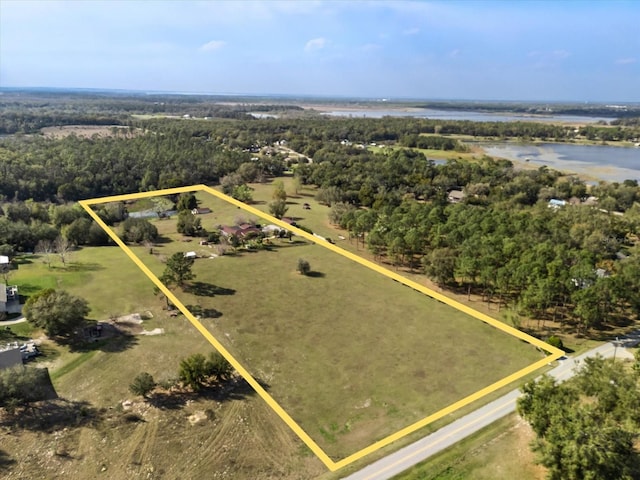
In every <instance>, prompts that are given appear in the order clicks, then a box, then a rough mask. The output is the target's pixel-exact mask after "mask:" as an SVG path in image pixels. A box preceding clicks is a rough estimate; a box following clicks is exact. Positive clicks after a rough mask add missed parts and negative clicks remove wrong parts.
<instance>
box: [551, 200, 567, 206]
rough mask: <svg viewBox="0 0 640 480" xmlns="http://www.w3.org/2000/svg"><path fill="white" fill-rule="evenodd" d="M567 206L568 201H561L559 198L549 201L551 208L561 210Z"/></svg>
mask: <svg viewBox="0 0 640 480" xmlns="http://www.w3.org/2000/svg"><path fill="white" fill-rule="evenodd" d="M566 204H567V202H566V200H559V199H557V198H552V199H551V200H549V208H560V207H564V206H565V205H566Z"/></svg>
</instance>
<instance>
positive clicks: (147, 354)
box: [0, 247, 326, 480]
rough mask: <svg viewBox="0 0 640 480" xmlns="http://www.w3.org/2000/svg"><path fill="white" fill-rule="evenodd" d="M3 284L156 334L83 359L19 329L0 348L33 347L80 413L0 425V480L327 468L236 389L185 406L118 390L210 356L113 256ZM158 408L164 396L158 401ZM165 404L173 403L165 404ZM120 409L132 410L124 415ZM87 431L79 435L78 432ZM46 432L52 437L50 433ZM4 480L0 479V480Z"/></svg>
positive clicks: (267, 473)
mask: <svg viewBox="0 0 640 480" xmlns="http://www.w3.org/2000/svg"><path fill="white" fill-rule="evenodd" d="M19 262H20V265H19V269H18V270H17V271H16V272H15V273H14V274H13V275H12V278H11V283H13V284H17V285H18V286H19V287H20V290H21V292H22V293H23V294H25V295H29V294H32V293H34V292H36V291H37V290H38V289H41V288H47V287H53V288H64V289H67V290H68V291H70V292H71V293H72V294H74V295H79V296H82V297H83V298H85V299H87V300H88V301H89V304H90V306H91V314H90V316H91V318H93V319H96V320H107V319H108V318H109V317H110V316H111V315H122V314H128V313H134V312H141V313H142V312H150V313H151V315H153V318H151V319H148V320H145V321H144V328H145V329H148V330H150V329H153V328H156V327H160V328H163V329H164V330H165V334H164V335H157V336H150V337H147V336H124V337H121V338H115V339H112V340H109V341H108V342H99V343H97V344H94V345H90V346H89V345H88V346H86V347H83V348H70V347H68V346H64V345H57V344H55V343H53V342H51V341H49V340H47V339H46V338H44V337H42V332H40V331H38V330H35V329H33V328H32V327H31V326H30V324H28V323H20V324H16V325H12V326H11V327H10V330H3V331H2V332H0V333H1V334H2V335H0V340H2V341H5V340H6V341H10V340H13V339H14V338H17V339H26V338H39V339H40V340H42V342H43V343H42V346H41V350H42V351H43V353H44V355H43V356H42V357H38V360H37V362H36V363H34V364H33V365H34V366H40V367H43V366H46V367H48V368H49V370H50V372H51V376H52V378H53V381H54V385H55V387H56V391H57V393H58V395H59V396H60V397H61V398H63V399H65V402H73V401H75V402H87V404H86V405H87V406H86V407H82V412H84V413H82V414H80V413H79V411H78V413H74V419H73V420H71V421H66V422H65V423H64V424H61V425H54V426H53V429H37V428H36V429H29V428H27V429H18V428H14V427H12V426H11V424H9V425H7V424H3V423H2V421H1V420H2V418H1V415H0V445H2V447H1V448H0V450H1V453H2V454H3V457H2V460H3V462H4V461H5V460H6V463H2V464H0V476H2V477H3V478H58V477H59V476H60V475H61V474H62V472H64V476H65V478H70V479H86V478H95V477H96V476H98V475H103V476H104V475H107V476H108V478H113V479H130V478H163V479H164V478H168V479H178V478H234V479H235V478H237V479H247V480H249V479H268V478H274V477H276V478H282V479H290V480H297V479H299V478H318V477H319V476H322V474H323V473H324V472H326V468H325V467H324V465H322V464H321V462H320V461H319V460H317V459H316V458H315V457H314V456H313V455H311V454H310V452H308V451H307V449H306V447H305V446H304V445H303V444H302V442H301V441H300V440H299V439H298V438H297V437H296V436H295V434H294V433H293V432H291V431H290V429H289V428H288V427H287V426H286V424H284V423H283V422H282V421H281V419H280V418H279V417H278V416H277V415H276V414H275V413H274V412H273V411H272V410H271V409H270V408H269V407H268V406H267V405H266V404H264V402H263V400H262V399H260V398H259V397H257V396H256V395H254V394H253V392H252V391H251V390H250V389H248V388H247V387H246V386H245V387H242V388H240V389H237V390H235V391H234V394H233V395H231V396H229V397H226V398H224V397H219V396H213V397H212V396H204V397H201V396H195V395H192V396H186V397H177V400H176V401H173V400H172V401H166V402H160V403H159V404H154V405H151V404H149V403H146V402H142V401H141V399H140V398H139V397H138V398H136V397H135V396H132V395H131V393H130V392H129V391H128V385H129V383H130V382H131V380H132V379H133V378H134V377H135V376H136V375H137V374H138V373H140V372H141V371H148V372H149V373H151V374H152V375H153V376H154V378H155V379H156V380H158V381H163V380H168V379H171V378H175V377H176V376H177V371H178V364H179V361H180V360H181V359H182V358H184V357H186V356H187V355H189V354H191V353H195V352H202V353H204V354H207V353H208V352H210V351H212V347H211V345H210V344H209V343H208V342H207V341H206V340H205V339H204V338H202V336H201V335H200V334H199V333H198V332H197V331H196V330H195V329H194V328H193V327H192V326H191V325H190V324H189V323H188V322H187V320H186V319H184V318H182V317H177V318H171V317H169V316H168V315H167V313H166V311H164V310H163V308H162V307H163V305H164V302H163V301H162V299H160V298H157V297H155V296H154V295H153V289H152V284H151V282H150V281H149V280H148V279H147V278H146V277H145V276H144V274H142V272H140V271H139V269H138V268H137V267H136V266H135V265H134V264H133V263H132V262H131V261H130V259H128V257H126V255H125V254H124V252H122V251H121V250H120V249H119V248H117V247H99V248H84V249H81V250H78V251H76V252H74V253H73V255H72V258H71V263H70V264H68V266H67V267H64V266H63V265H62V264H61V263H59V262H54V263H53V265H52V268H51V269H49V268H48V267H47V266H46V265H45V264H44V263H43V262H42V258H40V257H38V256H36V255H30V256H25V257H22V258H21V259H19ZM160 398H163V397H160ZM166 398H167V399H171V398H172V397H171V396H167V397H166ZM124 400H130V401H132V403H131V406H130V407H128V408H127V409H126V410H125V409H123V407H122V402H123V401H124ZM86 422H88V423H89V424H85V423H86ZM54 430H55V431H56V433H55V434H53V433H52V432H53V431H54ZM5 475H6V476H5Z"/></svg>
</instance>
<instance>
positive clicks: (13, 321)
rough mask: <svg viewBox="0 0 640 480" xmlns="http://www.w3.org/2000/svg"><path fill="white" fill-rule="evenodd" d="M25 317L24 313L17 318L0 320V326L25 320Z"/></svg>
mask: <svg viewBox="0 0 640 480" xmlns="http://www.w3.org/2000/svg"><path fill="white" fill-rule="evenodd" d="M26 321H27V319H26V318H24V315H20V316H19V317H18V318H16V319H14V320H5V321H4V322H0V327H4V326H5V325H6V326H8V325H15V324H16V323H22V322H26Z"/></svg>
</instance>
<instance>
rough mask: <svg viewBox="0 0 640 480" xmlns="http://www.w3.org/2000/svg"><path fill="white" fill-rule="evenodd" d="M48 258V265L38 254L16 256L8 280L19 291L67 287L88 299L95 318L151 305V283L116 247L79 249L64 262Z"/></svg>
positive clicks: (146, 308) (152, 298)
mask: <svg viewBox="0 0 640 480" xmlns="http://www.w3.org/2000/svg"><path fill="white" fill-rule="evenodd" d="M51 258H52V259H53V262H52V265H51V268H48V267H47V265H46V264H45V263H44V262H43V258H42V257H41V256H39V255H26V256H23V257H19V258H18V263H19V267H18V270H16V271H15V273H14V274H13V275H12V276H11V283H12V284H16V285H18V288H19V291H20V294H21V295H25V296H29V295H32V294H33V293H35V292H37V291H38V290H41V289H43V288H56V289H58V288H60V289H65V290H68V291H69V292H70V293H72V294H73V295H77V296H80V297H82V298H85V299H86V300H87V301H88V302H89V306H90V308H91V312H90V314H89V315H90V318H92V319H95V320H106V319H108V318H109V317H110V316H112V315H115V316H119V315H125V314H129V313H133V312H138V311H140V309H141V308H143V309H144V310H149V309H153V308H154V305H155V297H154V296H153V284H152V283H151V281H150V280H149V279H148V278H147V277H146V276H145V275H144V274H142V272H140V270H139V269H138V268H137V267H136V266H135V265H134V264H133V263H132V262H131V260H130V259H129V258H128V257H127V256H126V255H125V254H124V252H122V250H120V248H119V247H115V246H114V247H85V248H81V249H78V250H76V251H74V252H73V253H72V254H71V256H70V260H69V261H68V262H67V265H66V266H63V265H62V263H61V262H60V261H59V260H58V259H56V258H55V256H53V255H52V257H51Z"/></svg>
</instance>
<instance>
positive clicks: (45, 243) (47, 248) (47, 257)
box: [35, 240, 54, 269]
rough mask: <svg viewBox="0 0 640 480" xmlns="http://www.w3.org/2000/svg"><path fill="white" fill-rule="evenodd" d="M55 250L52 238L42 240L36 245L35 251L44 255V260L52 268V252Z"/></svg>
mask: <svg viewBox="0 0 640 480" xmlns="http://www.w3.org/2000/svg"><path fill="white" fill-rule="evenodd" d="M53 252H54V247H53V242H52V241H51V240H40V241H39V242H38V244H37V245H36V250H35V253H36V254H38V255H42V261H43V262H44V264H45V265H46V266H47V267H48V268H49V269H51V254H52V253H53Z"/></svg>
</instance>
